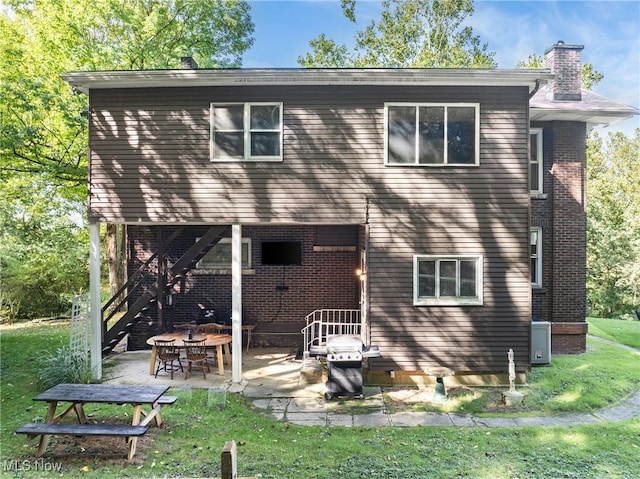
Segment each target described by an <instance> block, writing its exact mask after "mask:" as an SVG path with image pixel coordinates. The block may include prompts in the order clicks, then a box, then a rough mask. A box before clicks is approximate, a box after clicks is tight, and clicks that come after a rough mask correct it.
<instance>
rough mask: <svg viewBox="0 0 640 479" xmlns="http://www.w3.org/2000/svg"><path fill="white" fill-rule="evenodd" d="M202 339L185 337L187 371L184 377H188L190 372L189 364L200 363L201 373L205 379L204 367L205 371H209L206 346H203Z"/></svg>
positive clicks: (203, 341)
mask: <svg viewBox="0 0 640 479" xmlns="http://www.w3.org/2000/svg"><path fill="white" fill-rule="evenodd" d="M205 341H206V340H204V339H185V340H183V342H184V348H185V351H186V354H187V362H188V364H187V372H186V373H185V376H184V378H185V379H189V374H191V366H192V365H193V364H194V363H195V364H200V366H201V367H202V375H203V376H204V378H205V379H207V374H206V373H205V372H204V369H205V367H206V368H207V371H209V372H211V369H209V363H208V362H207V348H206V346H205Z"/></svg>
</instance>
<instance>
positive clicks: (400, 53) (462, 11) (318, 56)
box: [298, 0, 496, 68]
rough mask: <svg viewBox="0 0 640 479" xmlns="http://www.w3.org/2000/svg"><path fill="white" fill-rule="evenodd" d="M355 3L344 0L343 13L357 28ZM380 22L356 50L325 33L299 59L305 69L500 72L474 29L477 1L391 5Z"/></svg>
mask: <svg viewBox="0 0 640 479" xmlns="http://www.w3.org/2000/svg"><path fill="white" fill-rule="evenodd" d="M355 6H356V2H355V0H350V1H346V0H343V1H342V7H343V12H344V14H345V16H346V17H347V18H349V19H350V20H351V21H353V22H354V23H355V20H356V16H355ZM382 8H383V10H382V13H381V17H380V19H379V20H378V21H377V22H376V21H372V22H371V23H370V24H369V25H368V26H367V27H365V28H364V29H363V30H360V31H359V32H358V33H357V34H356V38H355V47H354V49H353V51H352V52H349V50H348V48H347V47H346V45H337V44H336V43H335V42H334V41H333V40H329V39H327V38H326V37H325V35H324V34H322V35H321V36H320V37H318V38H316V39H314V40H311V42H309V45H310V46H311V49H312V51H311V52H310V53H307V54H306V55H305V56H301V57H299V58H298V63H299V64H300V65H302V66H305V67H333V68H342V67H356V68H365V67H367V68H451V67H468V68H494V67H496V62H495V60H494V59H493V57H494V53H492V52H487V44H483V43H481V41H480V38H479V37H478V36H477V35H474V33H473V29H472V28H471V27H463V26H462V24H463V22H464V21H465V19H466V18H467V17H468V16H469V15H471V14H472V13H473V2H472V1H471V0H442V1H431V0H386V1H384V2H382Z"/></svg>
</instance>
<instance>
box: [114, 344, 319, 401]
mask: <svg viewBox="0 0 640 479" xmlns="http://www.w3.org/2000/svg"><path fill="white" fill-rule="evenodd" d="M296 353H297V352H296V351H295V350H293V349H290V348H252V349H250V350H249V351H243V354H242V369H243V381H242V382H240V383H233V381H232V368H231V366H230V365H227V364H225V368H224V376H220V375H219V374H218V370H217V367H214V365H215V364H214V361H213V360H210V361H209V366H210V369H211V372H207V373H206V376H207V377H206V379H205V378H203V375H202V371H201V370H200V369H199V368H197V369H196V368H194V369H193V370H192V372H191V375H190V376H189V379H186V380H185V374H184V373H183V372H181V371H180V370H178V371H177V372H174V375H173V379H171V375H170V374H169V373H168V372H165V371H163V370H162V369H161V370H160V371H159V372H158V377H154V375H150V374H149V361H150V357H151V351H150V350H142V351H124V352H115V353H112V354H111V355H109V356H108V358H107V360H108V362H109V363H111V365H110V366H109V367H108V368H106V369H105V370H104V377H103V380H104V382H106V383H110V384H140V385H168V386H171V387H172V388H185V389H188V388H189V387H190V388H193V389H209V388H224V389H226V390H228V391H229V392H234V393H240V392H241V393H243V394H244V396H246V397H253V398H268V397H301V398H322V397H323V394H324V391H325V385H324V381H323V380H322V379H321V376H320V374H319V373H318V371H314V373H315V374H306V373H303V372H302V365H303V361H302V359H301V358H297V357H296ZM182 364H183V367H185V368H186V360H182Z"/></svg>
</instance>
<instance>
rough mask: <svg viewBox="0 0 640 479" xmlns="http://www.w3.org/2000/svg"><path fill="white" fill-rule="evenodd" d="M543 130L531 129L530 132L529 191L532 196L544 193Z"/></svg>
mask: <svg viewBox="0 0 640 479" xmlns="http://www.w3.org/2000/svg"><path fill="white" fill-rule="evenodd" d="M542 166H543V165H542V128H531V130H530V132H529V190H531V194H532V195H540V194H542V193H543V191H542Z"/></svg>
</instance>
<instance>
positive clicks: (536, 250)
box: [530, 226, 542, 288]
mask: <svg viewBox="0 0 640 479" xmlns="http://www.w3.org/2000/svg"><path fill="white" fill-rule="evenodd" d="M530 245H531V286H532V287H534V288H541V287H542V228H540V227H539V226H532V227H531V239H530Z"/></svg>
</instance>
